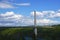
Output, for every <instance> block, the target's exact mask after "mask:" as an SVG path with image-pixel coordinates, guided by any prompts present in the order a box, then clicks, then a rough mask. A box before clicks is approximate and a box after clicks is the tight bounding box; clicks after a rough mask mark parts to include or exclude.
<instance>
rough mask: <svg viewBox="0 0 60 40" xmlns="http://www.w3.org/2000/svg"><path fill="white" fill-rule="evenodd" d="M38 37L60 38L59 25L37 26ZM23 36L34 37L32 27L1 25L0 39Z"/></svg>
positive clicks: (10, 39) (54, 39)
mask: <svg viewBox="0 0 60 40" xmlns="http://www.w3.org/2000/svg"><path fill="white" fill-rule="evenodd" d="M37 29H38V38H43V39H45V40H60V27H57V26H56V27H37ZM24 36H28V37H32V38H34V28H33V27H24V28H23V27H21V28H20V27H6V28H4V27H1V28H0V40H24Z"/></svg>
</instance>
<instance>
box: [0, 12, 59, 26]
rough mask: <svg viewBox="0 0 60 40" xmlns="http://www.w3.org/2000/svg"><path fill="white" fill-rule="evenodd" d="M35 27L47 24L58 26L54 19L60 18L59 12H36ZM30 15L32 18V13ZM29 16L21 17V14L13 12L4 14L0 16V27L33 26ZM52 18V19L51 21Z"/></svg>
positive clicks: (56, 20)
mask: <svg viewBox="0 0 60 40" xmlns="http://www.w3.org/2000/svg"><path fill="white" fill-rule="evenodd" d="M36 14H37V25H49V24H51V25H52V24H60V23H59V22H60V21H58V19H56V18H55V17H60V12H59V11H41V12H39V11H37V12H36ZM31 15H33V16H34V13H33V12H31ZM31 15H30V16H29V17H28V16H23V15H21V14H16V13H14V12H6V13H3V14H2V13H1V14H0V25H11V26H12V25H16V26H17V25H20V26H21V25H22V26H24V25H34V20H33V19H32V18H31ZM38 17H41V18H38ZM46 17H48V18H46ZM51 18H52V19H51Z"/></svg>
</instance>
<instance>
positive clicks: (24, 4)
mask: <svg viewBox="0 0 60 40" xmlns="http://www.w3.org/2000/svg"><path fill="white" fill-rule="evenodd" d="M16 5H19V6H30V3H20V4H16Z"/></svg>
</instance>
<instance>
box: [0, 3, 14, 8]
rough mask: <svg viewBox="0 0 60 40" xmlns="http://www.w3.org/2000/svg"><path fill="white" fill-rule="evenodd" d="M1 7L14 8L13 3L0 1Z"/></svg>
mask: <svg viewBox="0 0 60 40" xmlns="http://www.w3.org/2000/svg"><path fill="white" fill-rule="evenodd" d="M0 8H14V6H12V5H11V4H7V3H3V2H0Z"/></svg>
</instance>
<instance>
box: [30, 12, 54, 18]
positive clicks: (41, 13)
mask: <svg viewBox="0 0 60 40" xmlns="http://www.w3.org/2000/svg"><path fill="white" fill-rule="evenodd" d="M53 14H55V12H54V11H36V16H37V17H40V18H45V17H47V18H48V17H49V16H51V15H53ZM31 15H32V16H34V12H31Z"/></svg>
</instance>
